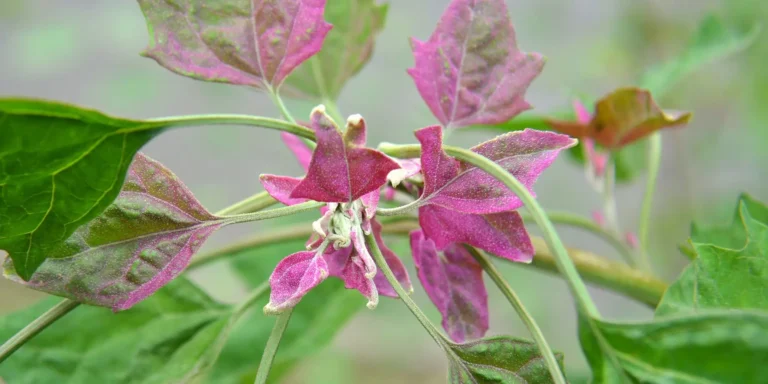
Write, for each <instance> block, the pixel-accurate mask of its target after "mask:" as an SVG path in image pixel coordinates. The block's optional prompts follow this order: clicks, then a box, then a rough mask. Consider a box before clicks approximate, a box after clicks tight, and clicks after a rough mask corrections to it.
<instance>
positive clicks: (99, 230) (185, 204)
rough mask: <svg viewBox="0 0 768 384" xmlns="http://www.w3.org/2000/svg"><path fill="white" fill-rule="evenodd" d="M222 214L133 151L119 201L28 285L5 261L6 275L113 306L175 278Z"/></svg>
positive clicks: (221, 222) (136, 299) (135, 299)
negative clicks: (216, 214) (201, 201)
mask: <svg viewBox="0 0 768 384" xmlns="http://www.w3.org/2000/svg"><path fill="white" fill-rule="evenodd" d="M225 220H226V219H223V218H220V217H217V216H214V215H212V214H210V213H209V212H208V211H207V210H206V209H205V208H203V206H202V205H200V203H199V202H198V201H197V199H195V197H194V196H193V195H192V192H190V191H189V190H188V189H187V187H186V186H185V185H184V183H182V182H181V180H179V179H178V178H177V177H176V175H174V174H173V172H171V171H170V170H169V169H167V168H165V167H164V166H163V165H162V164H160V163H159V162H157V161H155V160H152V159H151V158H149V157H147V156H145V155H144V154H142V153H138V154H137V155H136V157H135V159H134V161H133V162H132V163H131V166H130V168H129V170H128V177H127V179H126V181H125V184H124V185H123V188H122V191H121V192H120V194H119V195H118V197H117V199H116V200H115V201H114V203H112V204H111V205H110V206H109V207H107V209H106V210H105V211H104V212H103V213H102V214H101V215H100V216H99V217H97V218H95V219H93V220H92V221H90V222H89V223H87V224H85V225H83V226H81V227H80V228H79V229H78V230H77V231H75V233H74V234H72V236H70V238H69V239H67V240H66V242H64V243H62V244H61V245H60V246H59V247H56V248H55V249H54V250H53V251H51V252H50V253H49V254H48V257H49V258H48V259H47V260H45V262H43V264H42V265H41V266H40V267H39V268H38V270H37V271H35V273H34V274H33V275H32V278H31V279H30V280H29V282H25V281H23V280H21V279H20V278H19V276H18V275H16V273H15V271H14V263H13V262H12V260H11V259H6V262H5V264H4V269H5V276H6V277H8V278H10V279H11V280H14V281H16V282H18V283H21V284H24V285H26V286H28V287H30V288H33V289H36V290H39V291H44V292H48V293H52V294H54V295H59V296H64V297H68V298H71V299H73V300H76V301H79V302H82V303H86V304H93V305H99V306H106V307H111V308H112V309H114V310H115V311H120V310H125V309H128V308H130V307H131V306H133V305H134V304H136V303H137V302H139V301H141V300H143V299H144V298H146V297H147V296H149V295H151V294H152V293H153V292H155V291H156V290H158V289H159V288H161V287H162V286H164V285H165V284H167V283H168V282H169V281H171V280H173V279H174V278H175V277H176V276H178V275H179V274H180V273H181V272H182V271H183V270H184V268H185V267H186V266H187V264H188V263H189V259H190V257H191V256H192V255H193V254H194V253H195V252H196V251H197V249H198V248H199V247H200V246H202V244H203V242H205V240H206V239H207V238H208V236H210V235H211V234H212V233H213V232H215V231H216V230H217V229H219V228H221V227H222V226H223V225H225V224H226V222H225Z"/></svg>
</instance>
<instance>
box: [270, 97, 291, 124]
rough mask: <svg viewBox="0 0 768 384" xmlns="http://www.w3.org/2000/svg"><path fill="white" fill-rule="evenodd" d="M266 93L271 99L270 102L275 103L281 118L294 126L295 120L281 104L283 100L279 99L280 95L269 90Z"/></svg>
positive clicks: (283, 104)
mask: <svg viewBox="0 0 768 384" xmlns="http://www.w3.org/2000/svg"><path fill="white" fill-rule="evenodd" d="M267 93H269V96H270V97H271V98H272V102H273V103H275V105H276V106H277V108H278V109H279V110H280V114H281V115H283V118H285V119H286V120H288V121H290V122H291V123H293V124H296V119H294V118H293V115H291V112H290V111H289V110H288V107H286V106H285V103H284V102H283V98H282V97H280V94H279V93H278V92H277V90H276V89H270V90H269V91H268V92H267Z"/></svg>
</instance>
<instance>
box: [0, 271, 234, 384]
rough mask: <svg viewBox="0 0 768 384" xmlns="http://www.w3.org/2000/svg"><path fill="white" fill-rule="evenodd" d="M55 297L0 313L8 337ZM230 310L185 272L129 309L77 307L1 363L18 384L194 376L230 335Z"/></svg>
mask: <svg viewBox="0 0 768 384" xmlns="http://www.w3.org/2000/svg"><path fill="white" fill-rule="evenodd" d="M57 301H58V299H54V298H50V299H47V300H43V301H42V302H40V303H38V304H36V305H34V306H32V307H30V308H27V309H25V310H22V311H19V312H15V313H12V314H9V315H6V316H4V317H1V318H0V339H2V340H7V339H9V338H10V337H11V336H12V335H14V334H15V333H16V332H18V331H19V330H20V329H22V328H23V327H24V326H26V325H27V324H29V323H30V322H31V321H32V320H34V319H35V318H37V317H38V316H39V315H41V314H42V313H43V312H45V311H46V310H47V309H49V308H50V307H51V306H53V305H54V303H55V302H57ZM230 318H232V312H231V310H230V309H229V308H228V307H225V306H223V305H220V304H218V303H216V302H214V301H213V300H212V299H211V298H210V297H208V296H207V295H206V294H205V293H204V292H202V291H201V290H200V289H198V288H197V287H195V286H194V285H193V284H192V283H190V282H189V281H188V280H186V279H185V278H183V277H182V278H179V279H177V280H175V281H174V282H172V283H171V284H169V285H168V286H166V287H164V288H163V289H161V290H159V291H158V292H157V293H156V294H154V295H153V296H152V297H150V298H149V299H147V300H146V301H144V302H142V303H140V304H138V305H136V306H135V307H133V308H131V309H130V310H128V311H124V312H120V313H118V314H114V313H112V312H110V311H109V310H106V309H104V308H97V307H90V306H80V307H79V308H77V309H76V310H74V311H73V312H71V313H69V314H68V315H67V316H65V317H63V318H61V319H59V320H58V321H56V322H55V323H54V324H52V325H50V326H49V327H48V328H46V329H45V330H44V331H43V332H41V333H40V334H39V335H37V336H35V338H33V339H32V340H30V341H28V342H27V343H26V344H25V345H24V346H22V347H21V348H20V349H19V350H18V351H16V352H15V353H14V354H13V355H12V356H10V357H9V358H8V359H7V360H6V361H4V362H3V364H2V365H0V376H2V377H4V378H6V379H9V380H11V382H13V383H148V384H165V383H176V382H193V381H195V379H197V378H198V377H200V376H202V375H204V374H205V373H206V372H207V370H208V368H210V364H211V363H213V360H214V358H215V355H217V354H218V348H219V347H218V344H220V343H223V341H224V340H225V339H226V337H227V332H228V327H227V324H228V322H229V319H230Z"/></svg>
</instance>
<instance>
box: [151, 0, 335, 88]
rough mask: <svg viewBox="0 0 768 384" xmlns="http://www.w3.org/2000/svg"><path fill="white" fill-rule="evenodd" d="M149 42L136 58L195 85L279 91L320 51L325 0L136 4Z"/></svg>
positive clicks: (155, 0)
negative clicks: (189, 79) (150, 61)
mask: <svg viewBox="0 0 768 384" xmlns="http://www.w3.org/2000/svg"><path fill="white" fill-rule="evenodd" d="M139 6H141V10H142V11H143V12H144V17H145V18H146V19H147V27H148V29H149V33H150V35H151V36H150V43H149V46H148V47H147V49H146V51H144V52H143V53H142V55H144V56H147V57H150V58H152V59H154V60H155V61H157V62H158V64H160V65H162V66H163V67H165V68H167V69H169V70H171V71H173V72H176V73H178V74H180V75H184V76H188V77H192V78H195V79H198V80H205V81H214V82H223V83H231V84H238V85H248V86H253V87H257V88H262V89H270V88H279V87H280V85H281V84H282V83H283V80H284V79H285V78H286V77H287V76H288V75H289V74H290V73H291V71H293V69H294V68H296V67H297V66H299V65H300V64H301V63H302V62H304V61H305V60H307V59H308V58H310V57H311V56H312V55H314V54H316V53H317V52H318V51H320V48H321V47H322V45H323V40H324V39H325V36H326V34H327V33H328V31H329V30H330V29H331V25H330V24H328V23H326V22H325V21H324V20H323V9H324V8H325V0H176V1H168V0H139Z"/></svg>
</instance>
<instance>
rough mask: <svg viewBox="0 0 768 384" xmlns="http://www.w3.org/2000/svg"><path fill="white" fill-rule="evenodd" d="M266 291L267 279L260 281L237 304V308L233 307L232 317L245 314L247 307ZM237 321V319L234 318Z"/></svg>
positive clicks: (267, 290) (267, 287) (236, 317)
mask: <svg viewBox="0 0 768 384" xmlns="http://www.w3.org/2000/svg"><path fill="white" fill-rule="evenodd" d="M267 292H269V280H267V281H265V282H263V283H261V285H259V286H258V287H256V289H254V290H253V291H252V292H251V294H250V295H248V297H246V298H245V300H243V301H242V302H241V303H240V304H238V305H237V308H235V309H234V311H233V312H232V313H233V314H234V315H233V317H234V318H235V319H238V318H240V317H241V316H242V315H244V314H245V312H247V311H248V309H250V308H251V306H252V305H253V304H255V303H256V302H257V301H259V299H261V298H262V297H263V296H264V295H265V294H266V293H267ZM235 321H237V320H235Z"/></svg>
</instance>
